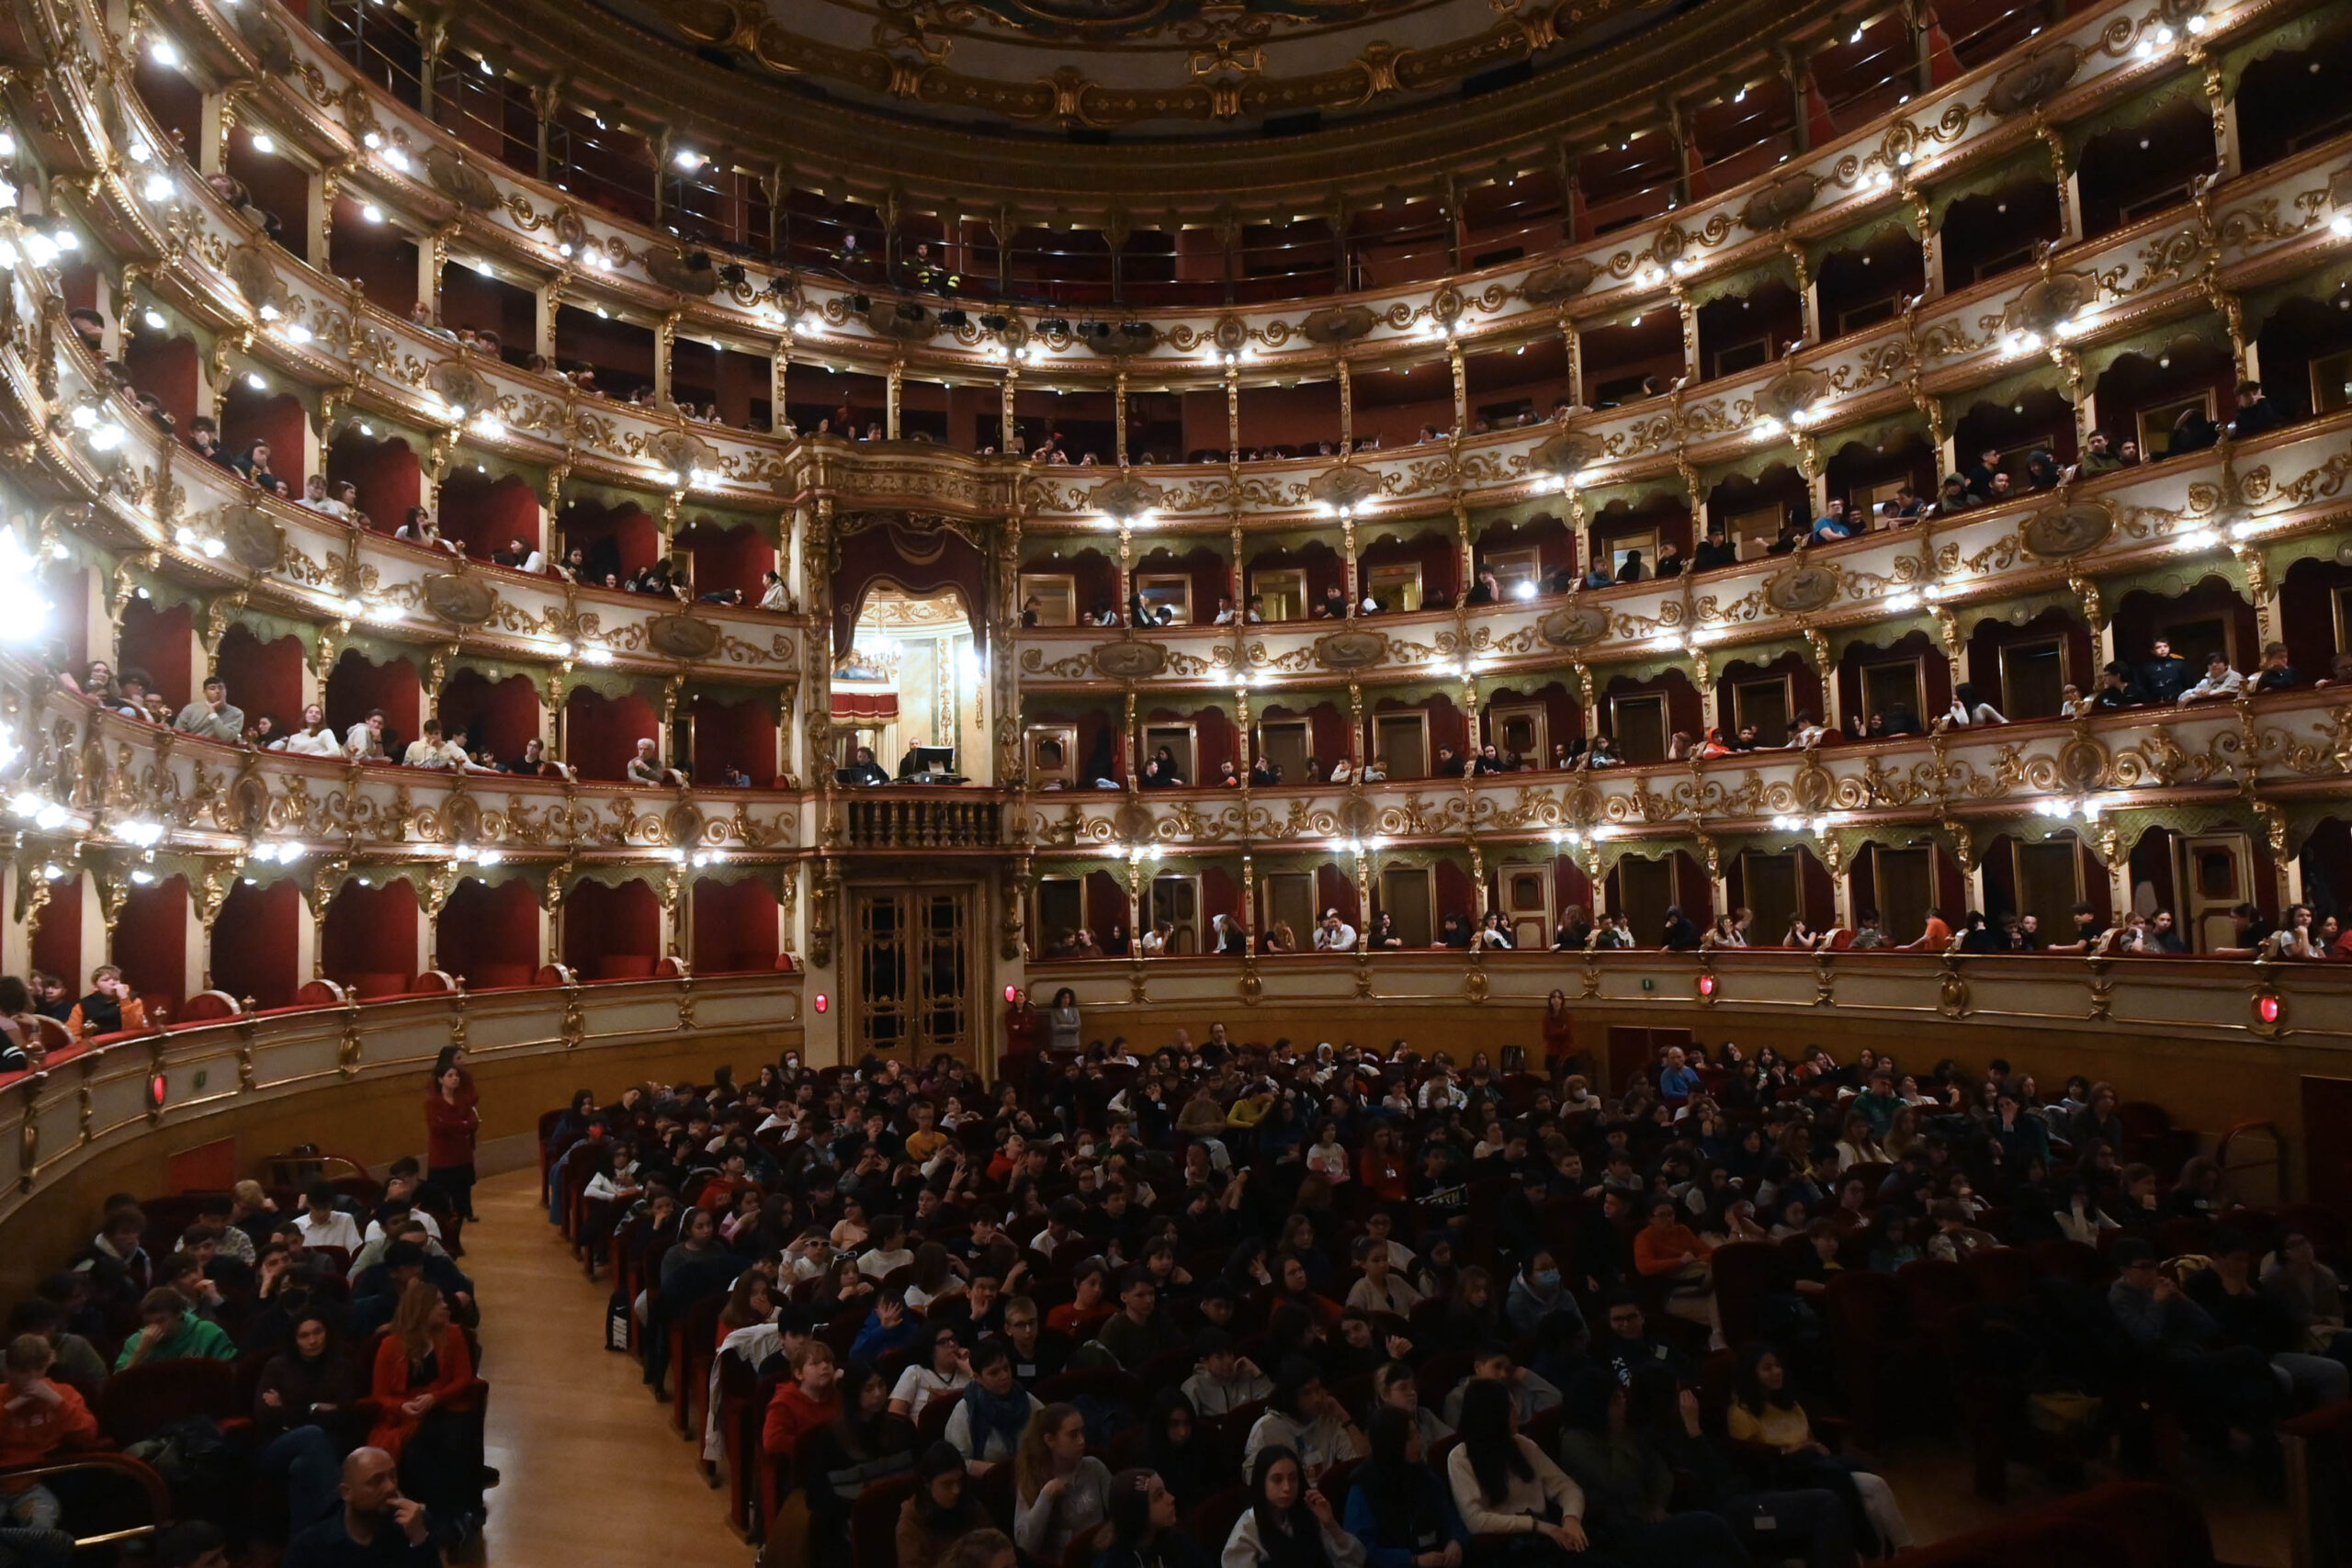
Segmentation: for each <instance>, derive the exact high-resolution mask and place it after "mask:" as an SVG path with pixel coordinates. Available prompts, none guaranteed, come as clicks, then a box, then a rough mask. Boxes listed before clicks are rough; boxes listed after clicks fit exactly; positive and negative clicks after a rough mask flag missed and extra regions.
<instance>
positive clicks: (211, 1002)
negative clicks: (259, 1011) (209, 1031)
mask: <svg viewBox="0 0 2352 1568" xmlns="http://www.w3.org/2000/svg"><path fill="white" fill-rule="evenodd" d="M243 1011H244V1009H243V1008H242V1007H239V1006H238V1005H237V998H234V997H232V996H231V995H230V994H229V993H228V992H226V991H198V992H197V993H196V995H194V996H192V997H190V998H188V999H187V1002H186V1003H185V1004H183V1005H182V1006H181V1008H180V1021H181V1022H183V1023H207V1022H210V1021H214V1020H218V1019H223V1018H234V1017H236V1016H237V1015H238V1014H239V1013H241V1012H243Z"/></svg>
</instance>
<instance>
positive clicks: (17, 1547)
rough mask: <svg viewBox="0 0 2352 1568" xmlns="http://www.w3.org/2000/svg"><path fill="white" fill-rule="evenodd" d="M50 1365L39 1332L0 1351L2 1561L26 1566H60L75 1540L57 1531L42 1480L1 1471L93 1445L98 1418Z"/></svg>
mask: <svg viewBox="0 0 2352 1568" xmlns="http://www.w3.org/2000/svg"><path fill="white" fill-rule="evenodd" d="M56 1362H57V1352H56V1351H55V1350H54V1349H53V1348H51V1345H50V1343H49V1341H48V1340H47V1339H44V1338H43V1337H40V1335H38V1334H19V1335H17V1337H15V1338H13V1339H11V1340H9V1341H8V1347H7V1349H6V1351H5V1352H0V1364H5V1366H6V1371H7V1380H8V1382H7V1400H6V1406H5V1407H0V1561H6V1562H17V1561H18V1560H20V1559H21V1560H22V1561H23V1562H26V1563H27V1564H28V1568H40V1565H44V1564H48V1563H58V1564H62V1563H64V1562H66V1560H67V1559H68V1558H70V1557H71V1556H72V1555H73V1553H74V1538H73V1537H72V1536H71V1535H68V1534H66V1533H65V1532H64V1531H62V1530H61V1529H59V1528H58V1523H59V1519H60V1517H62V1511H63V1505H62V1503H61V1502H60V1501H59V1499H58V1495H57V1494H56V1493H54V1492H52V1491H51V1490H50V1489H49V1487H48V1486H47V1485H46V1484H44V1483H42V1482H40V1480H37V1479H33V1478H29V1477H23V1476H12V1475H8V1474H6V1473H5V1472H6V1470H10V1469H18V1468H30V1467H32V1466H35V1465H40V1464H44V1463H48V1462H50V1461H53V1460H56V1459H58V1458H59V1457H61V1456H62V1455H65V1454H67V1453H70V1452H71V1451H72V1450H78V1449H89V1448H96V1447H97V1446H98V1443H99V1438H98V1421H97V1417H96V1416H93V1415H91V1414H90V1407H89V1406H88V1405H87V1404H84V1403H83V1400H82V1395H81V1393H80V1391H79V1390H77V1389H75V1388H74V1386H73V1384H71V1383H67V1382H58V1381H57V1380H56V1379H55V1378H53V1377H52V1376H51V1372H52V1371H54V1370H55V1368H56Z"/></svg>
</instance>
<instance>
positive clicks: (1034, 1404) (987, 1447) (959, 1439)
mask: <svg viewBox="0 0 2352 1568" xmlns="http://www.w3.org/2000/svg"><path fill="white" fill-rule="evenodd" d="M971 1371H972V1377H971V1381H970V1382H967V1383H966V1384H965V1385H964V1387H963V1389H962V1390H961V1391H960V1392H959V1393H957V1394H956V1408H955V1410H954V1411H953V1412H951V1413H950V1414H949V1416H948V1417H947V1428H946V1433H945V1437H946V1440H947V1441H948V1443H949V1444H951V1445H952V1446H953V1447H954V1448H955V1450H956V1452H958V1453H960V1454H962V1455H963V1456H964V1461H965V1465H966V1468H967V1469H968V1470H970V1472H972V1473H973V1474H974V1475H985V1474H987V1473H988V1472H989V1471H990V1470H992V1469H994V1468H995V1467H996V1466H998V1465H1000V1464H1002V1463H1004V1462H1005V1461H1007V1460H1010V1459H1012V1457H1013V1456H1014V1455H1015V1454H1017V1453H1018V1452H1019V1451H1020V1449H1021V1438H1022V1434H1023V1432H1025V1431H1027V1430H1028V1427H1029V1418H1030V1417H1031V1416H1035V1414H1036V1413H1037V1412H1038V1411H1040V1410H1042V1409H1044V1408H1045V1406H1044V1405H1043V1404H1040V1403H1039V1402H1038V1399H1037V1396H1036V1395H1035V1394H1034V1393H1029V1392H1028V1391H1027V1390H1025V1389H1023V1387H1022V1386H1021V1385H1020V1383H1019V1382H1016V1381H1015V1380H1014V1378H1013V1375H1012V1347H1011V1346H1010V1345H1007V1344H1006V1343H1005V1342H1004V1341H1003V1340H1001V1339H983V1340H981V1341H980V1342H979V1344H978V1346H977V1347H976V1348H974V1349H973V1351H972V1353H971Z"/></svg>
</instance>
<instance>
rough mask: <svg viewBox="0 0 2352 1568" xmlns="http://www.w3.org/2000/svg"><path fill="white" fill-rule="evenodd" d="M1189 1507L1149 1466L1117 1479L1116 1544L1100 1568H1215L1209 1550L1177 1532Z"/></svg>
mask: <svg viewBox="0 0 2352 1568" xmlns="http://www.w3.org/2000/svg"><path fill="white" fill-rule="evenodd" d="M1182 1511H1183V1504H1182V1501H1181V1500H1180V1499H1179V1498H1178V1496H1177V1495H1176V1490H1175V1488H1173V1487H1171V1486H1170V1485H1169V1484H1168V1478H1167V1477H1166V1476H1164V1475H1162V1474H1160V1473H1159V1472H1158V1471H1155V1470H1153V1469H1151V1468H1150V1467H1148V1466H1145V1467H1142V1468H1140V1469H1133V1470H1123V1471H1121V1472H1118V1473H1117V1474H1116V1475H1114V1476H1113V1477H1111V1544H1110V1545H1109V1546H1108V1547H1107V1548H1105V1549H1104V1551H1103V1555H1102V1556H1100V1557H1098V1558H1096V1559H1095V1560H1094V1561H1095V1563H1096V1565H1097V1568H1209V1562H1210V1559H1209V1554H1208V1551H1207V1549H1206V1548H1204V1547H1203V1546H1202V1545H1201V1544H1200V1542H1198V1541H1196V1540H1193V1538H1192V1537H1191V1536H1188V1535H1186V1534H1185V1533H1184V1532H1183V1531H1182V1530H1181V1529H1178V1528H1177V1521H1178V1520H1179V1518H1181V1517H1182Z"/></svg>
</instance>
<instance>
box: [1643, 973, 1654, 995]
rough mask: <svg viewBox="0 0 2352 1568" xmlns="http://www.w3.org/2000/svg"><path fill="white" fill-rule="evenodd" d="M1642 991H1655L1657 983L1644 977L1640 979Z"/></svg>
mask: <svg viewBox="0 0 2352 1568" xmlns="http://www.w3.org/2000/svg"><path fill="white" fill-rule="evenodd" d="M1642 989H1644V990H1645V991H1655V990H1657V981H1656V980H1653V979H1651V978H1650V977H1649V976H1646V975H1645V976H1643V977H1642Z"/></svg>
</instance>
